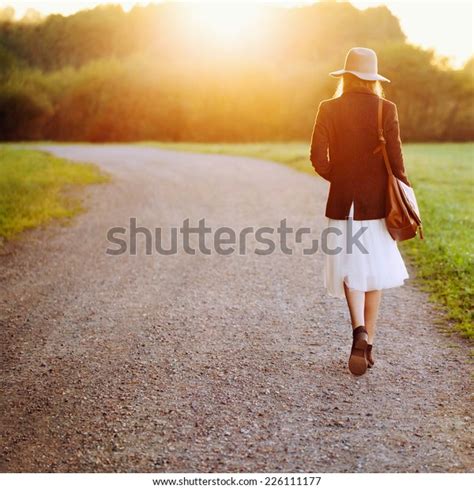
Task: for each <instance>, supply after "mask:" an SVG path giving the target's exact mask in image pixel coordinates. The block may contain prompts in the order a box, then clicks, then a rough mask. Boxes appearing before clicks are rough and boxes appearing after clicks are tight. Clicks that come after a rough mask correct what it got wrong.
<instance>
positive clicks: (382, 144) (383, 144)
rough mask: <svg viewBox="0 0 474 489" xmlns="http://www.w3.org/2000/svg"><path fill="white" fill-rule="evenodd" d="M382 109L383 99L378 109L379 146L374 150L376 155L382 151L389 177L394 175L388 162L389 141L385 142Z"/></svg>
mask: <svg viewBox="0 0 474 489" xmlns="http://www.w3.org/2000/svg"><path fill="white" fill-rule="evenodd" d="M382 109H383V100H382V98H381V97H379V104H378V107H377V132H378V139H379V145H378V146H377V147H376V148H375V149H374V154H375V153H378V152H379V151H382V154H383V161H384V163H385V168H386V169H387V173H388V174H389V176H392V175H393V172H392V167H391V166H390V161H389V160H388V153H387V148H386V144H387V141H386V140H385V137H384V135H383V121H382Z"/></svg>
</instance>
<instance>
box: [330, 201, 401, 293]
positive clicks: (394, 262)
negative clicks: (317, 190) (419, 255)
mask: <svg viewBox="0 0 474 489" xmlns="http://www.w3.org/2000/svg"><path fill="white" fill-rule="evenodd" d="M353 215H354V202H353V203H352V205H351V209H350V211H349V216H350V217H353ZM350 226H352V231H351V229H350ZM328 227H330V228H332V229H333V230H334V231H333V232H329V233H328V234H327V248H326V250H336V249H339V248H341V251H340V252H338V253H335V254H328V252H327V251H326V253H325V267H324V286H325V287H326V290H327V292H328V294H329V295H331V296H334V297H341V298H343V297H345V295H344V282H345V283H346V285H347V286H348V287H350V288H351V289H356V290H360V291H364V292H367V291H369V290H381V289H389V288H392V287H398V286H400V285H403V284H404V280H405V279H407V278H408V272H407V269H406V267H405V263H404V262H403V258H402V256H401V255H400V251H399V250H398V247H397V242H396V241H395V240H394V239H393V238H392V237H391V236H390V234H389V232H388V230H387V226H386V224H385V219H369V220H366V221H354V220H353V219H351V221H350V223H349V220H339V219H328ZM363 227H365V228H366V230H365V231H363V232H362V234H361V235H360V237H359V238H358V239H357V240H355V239H354V241H353V243H354V242H356V241H357V242H358V243H360V245H361V248H359V247H358V246H356V245H355V244H354V245H353V246H352V247H349V246H347V235H348V233H350V234H352V236H357V233H358V231H360V230H361V228H363ZM336 229H337V230H339V231H336Z"/></svg>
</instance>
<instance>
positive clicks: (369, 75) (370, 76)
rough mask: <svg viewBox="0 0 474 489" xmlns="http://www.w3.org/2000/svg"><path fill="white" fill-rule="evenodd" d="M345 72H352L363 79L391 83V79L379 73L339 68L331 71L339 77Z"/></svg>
mask: <svg viewBox="0 0 474 489" xmlns="http://www.w3.org/2000/svg"><path fill="white" fill-rule="evenodd" d="M344 73H352V74H353V75H355V76H357V77H358V78H360V79H361V80H368V81H376V80H379V81H384V82H388V83H390V80H389V79H388V78H385V77H384V76H382V75H379V74H378V73H364V72H362V71H351V70H344V69H343V70H337V71H331V73H329V74H330V75H331V76H334V77H339V76H342V75H343V74H344Z"/></svg>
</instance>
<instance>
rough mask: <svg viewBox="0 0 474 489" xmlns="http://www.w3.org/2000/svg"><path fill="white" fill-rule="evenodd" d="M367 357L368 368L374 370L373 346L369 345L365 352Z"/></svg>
mask: <svg viewBox="0 0 474 489" xmlns="http://www.w3.org/2000/svg"><path fill="white" fill-rule="evenodd" d="M365 355H366V357H367V362H368V365H367V366H368V367H369V368H372V367H373V366H374V363H375V362H374V358H373V357H372V345H367V349H366V350H365Z"/></svg>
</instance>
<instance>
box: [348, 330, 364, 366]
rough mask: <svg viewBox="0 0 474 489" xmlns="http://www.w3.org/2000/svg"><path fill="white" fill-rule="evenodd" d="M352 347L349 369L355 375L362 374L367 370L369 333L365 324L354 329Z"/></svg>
mask: <svg viewBox="0 0 474 489" xmlns="http://www.w3.org/2000/svg"><path fill="white" fill-rule="evenodd" d="M352 337H353V339H352V348H351V356H350V357H349V370H350V371H351V373H352V374H354V375H362V374H364V373H365V371H366V370H367V357H366V350H367V341H368V339H369V335H368V334H367V330H366V329H365V326H358V327H357V328H355V329H354V330H353V331H352Z"/></svg>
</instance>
